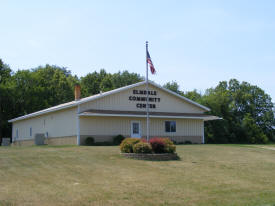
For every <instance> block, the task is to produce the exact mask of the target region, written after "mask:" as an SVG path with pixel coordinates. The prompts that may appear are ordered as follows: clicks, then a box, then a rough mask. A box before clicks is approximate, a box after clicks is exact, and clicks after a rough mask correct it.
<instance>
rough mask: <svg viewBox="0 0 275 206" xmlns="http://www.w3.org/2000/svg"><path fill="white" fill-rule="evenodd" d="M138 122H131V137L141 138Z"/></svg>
mask: <svg viewBox="0 0 275 206" xmlns="http://www.w3.org/2000/svg"><path fill="white" fill-rule="evenodd" d="M140 126H141V125H140V121H131V137H135V138H141V128H140Z"/></svg>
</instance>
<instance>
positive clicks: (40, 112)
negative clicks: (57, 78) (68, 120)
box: [8, 101, 77, 123]
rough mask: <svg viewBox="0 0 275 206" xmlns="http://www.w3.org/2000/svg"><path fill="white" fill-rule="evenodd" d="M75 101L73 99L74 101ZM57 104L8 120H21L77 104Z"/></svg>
mask: <svg viewBox="0 0 275 206" xmlns="http://www.w3.org/2000/svg"><path fill="white" fill-rule="evenodd" d="M74 102H75V101H74ZM58 106H59V105H57V106H54V107H56V108H54V107H49V108H47V109H43V110H40V111H37V112H33V113H30V114H26V115H24V116H20V117H17V118H14V119H11V120H9V121H8V122H9V123H12V122H15V121H19V120H23V119H27V118H30V117H36V116H39V115H42V114H47V113H50V112H55V111H59V110H62V109H67V108H72V107H75V106H77V103H73V102H72V104H70V105H64V106H60V107H58Z"/></svg>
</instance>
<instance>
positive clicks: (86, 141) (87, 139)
mask: <svg viewBox="0 0 275 206" xmlns="http://www.w3.org/2000/svg"><path fill="white" fill-rule="evenodd" d="M94 142H95V139H94V138H93V137H87V138H86V139H85V145H88V146H92V145H93V144H94Z"/></svg>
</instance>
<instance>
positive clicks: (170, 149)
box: [163, 138, 176, 153]
mask: <svg viewBox="0 0 275 206" xmlns="http://www.w3.org/2000/svg"><path fill="white" fill-rule="evenodd" d="M163 141H164V143H165V146H164V151H165V153H175V151H176V145H174V143H173V142H172V141H171V140H170V139H169V138H163Z"/></svg>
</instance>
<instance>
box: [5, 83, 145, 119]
mask: <svg viewBox="0 0 275 206" xmlns="http://www.w3.org/2000/svg"><path fill="white" fill-rule="evenodd" d="M144 82H145V81H142V82H138V83H135V84H131V85H128V86H124V87H120V88H118V89H114V90H111V91H108V92H104V93H102V94H95V95H92V96H90V97H85V98H82V99H80V100H77V101H72V102H68V103H71V104H69V105H64V106H60V105H56V106H53V107H49V108H47V109H43V110H40V111H37V112H33V113H30V114H27V115H24V116H20V117H17V118H14V119H11V120H8V122H9V123H12V122H15V121H19V120H23V119H27V118H30V117H36V116H39V115H42V114H46V113H50V112H55V111H58V110H62V109H67V108H72V107H75V106H78V105H80V104H83V103H86V102H89V101H91V100H95V99H98V98H102V97H105V96H107V95H110V94H114V93H117V92H120V91H123V90H127V89H130V88H132V87H136V86H140V85H142V84H143V83H144ZM68 103H67V104H68ZM65 104H66V103H65ZM61 105H62V104H61Z"/></svg>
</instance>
